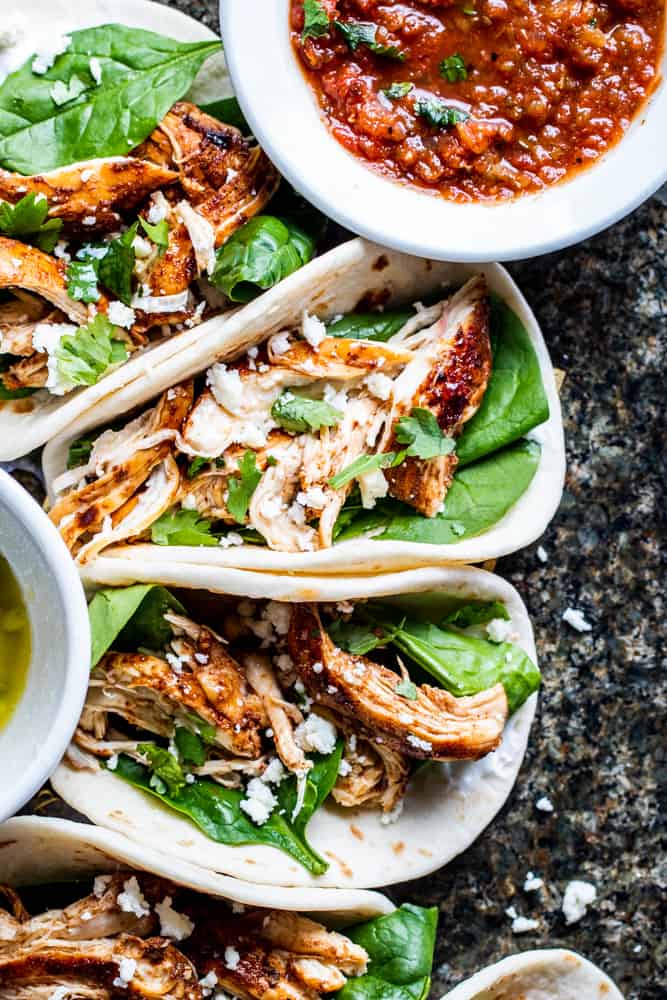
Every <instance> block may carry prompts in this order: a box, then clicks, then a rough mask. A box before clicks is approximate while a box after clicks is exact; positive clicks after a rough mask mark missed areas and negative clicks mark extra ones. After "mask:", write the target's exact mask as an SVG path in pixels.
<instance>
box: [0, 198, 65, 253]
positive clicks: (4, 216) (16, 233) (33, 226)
mask: <svg viewBox="0 0 667 1000" xmlns="http://www.w3.org/2000/svg"><path fill="white" fill-rule="evenodd" d="M48 214H49V203H48V201H47V200H46V198H45V197H44V195H40V194H27V195H26V196H25V197H24V198H21V200H20V201H17V202H16V204H15V205H10V204H9V202H6V201H0V232H1V233H4V235H5V236H9V237H10V239H20V240H23V242H24V243H31V244H32V245H33V246H36V247H38V248H39V249H40V250H43V251H44V252H45V253H52V251H53V248H54V247H55V245H56V243H57V242H58V236H59V235H60V230H61V229H62V225H63V222H62V219H47V216H48Z"/></svg>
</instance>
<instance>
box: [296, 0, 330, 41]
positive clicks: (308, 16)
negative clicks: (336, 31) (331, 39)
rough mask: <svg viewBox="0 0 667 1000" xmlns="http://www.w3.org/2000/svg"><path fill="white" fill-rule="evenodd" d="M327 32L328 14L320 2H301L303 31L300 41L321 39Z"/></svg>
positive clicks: (305, 0) (315, 0)
mask: <svg viewBox="0 0 667 1000" xmlns="http://www.w3.org/2000/svg"><path fill="white" fill-rule="evenodd" d="M328 30H329V14H328V13H327V10H326V8H325V6H324V4H323V3H320V0H303V31H302V32H301V41H302V42H305V40H306V39H307V38H321V37H322V35H326V33H327V32H328Z"/></svg>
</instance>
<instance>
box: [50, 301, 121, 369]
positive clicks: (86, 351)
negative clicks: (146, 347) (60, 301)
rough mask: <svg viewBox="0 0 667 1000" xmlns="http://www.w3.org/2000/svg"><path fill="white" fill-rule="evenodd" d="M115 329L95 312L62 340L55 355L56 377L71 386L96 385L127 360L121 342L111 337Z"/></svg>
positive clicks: (107, 320) (101, 314) (100, 314)
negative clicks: (110, 370) (116, 366)
mask: <svg viewBox="0 0 667 1000" xmlns="http://www.w3.org/2000/svg"><path fill="white" fill-rule="evenodd" d="M116 329H117V328H116V327H115V326H114V325H113V324H112V323H111V322H110V321H109V319H108V318H107V317H106V316H105V315H104V314H103V313H98V314H97V315H96V316H95V317H94V318H93V319H92V320H91V321H90V323H87V324H86V326H81V327H79V329H78V330H77V332H76V333H73V334H71V335H70V334H66V335H65V336H64V337H62V338H61V340H60V343H59V344H58V347H57V348H56V351H55V354H56V358H57V366H58V374H59V375H60V377H61V379H62V380H63V382H67V383H69V384H70V385H71V386H76V385H95V383H96V382H98V381H99V379H100V378H101V376H102V375H104V373H105V372H106V371H107V369H109V368H110V367H111V366H112V365H115V364H118V363H119V362H121V361H125V360H126V359H127V349H126V347H125V344H124V343H123V341H122V340H118V339H117V338H116V337H114V336H113V335H114V333H115V331H116Z"/></svg>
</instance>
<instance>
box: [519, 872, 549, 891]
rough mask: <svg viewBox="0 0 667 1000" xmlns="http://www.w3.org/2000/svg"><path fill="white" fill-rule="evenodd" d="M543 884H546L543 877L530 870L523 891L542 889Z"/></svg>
mask: <svg viewBox="0 0 667 1000" xmlns="http://www.w3.org/2000/svg"><path fill="white" fill-rule="evenodd" d="M543 885H544V881H543V879H541V878H538V876H537V875H533V873H532V872H528V874H527V875H526V878H525V881H524V883H523V891H524V892H537V890H538V889H541V888H542V886H543Z"/></svg>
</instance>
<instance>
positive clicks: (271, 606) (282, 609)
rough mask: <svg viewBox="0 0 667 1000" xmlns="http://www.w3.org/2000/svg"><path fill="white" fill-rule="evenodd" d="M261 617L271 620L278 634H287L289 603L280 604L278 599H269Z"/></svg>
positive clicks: (289, 614)
mask: <svg viewBox="0 0 667 1000" xmlns="http://www.w3.org/2000/svg"><path fill="white" fill-rule="evenodd" d="M262 617H263V618H266V620H267V621H269V622H271V624H272V625H273V627H274V629H275V630H276V632H277V633H278V635H287V633H288V632H289V627H290V621H291V619H292V611H291V608H290V606H289V604H281V603H280V602H279V601H269V603H268V604H267V605H266V607H265V608H264V610H263V612H262Z"/></svg>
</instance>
